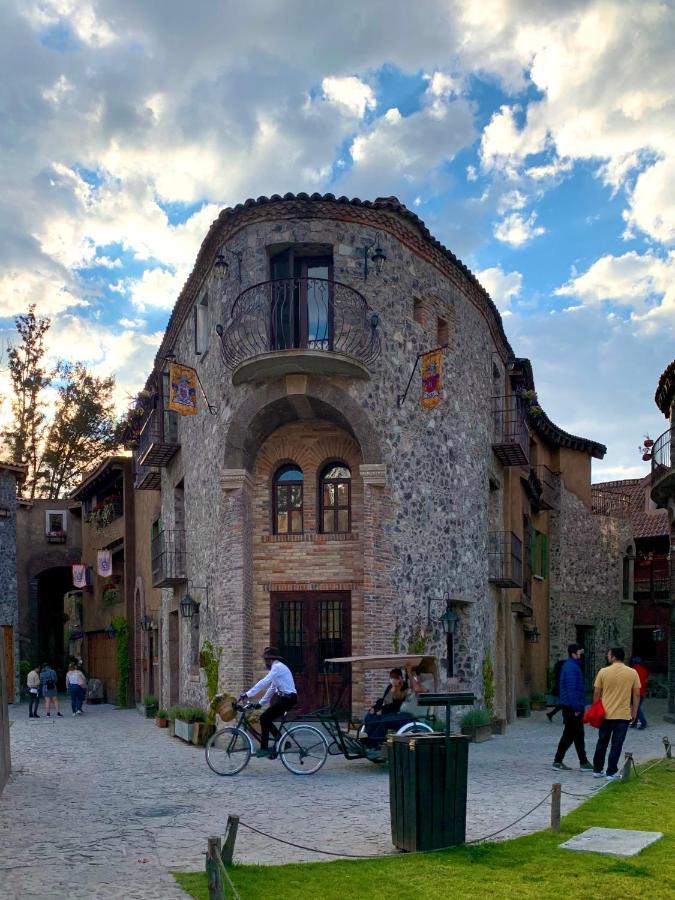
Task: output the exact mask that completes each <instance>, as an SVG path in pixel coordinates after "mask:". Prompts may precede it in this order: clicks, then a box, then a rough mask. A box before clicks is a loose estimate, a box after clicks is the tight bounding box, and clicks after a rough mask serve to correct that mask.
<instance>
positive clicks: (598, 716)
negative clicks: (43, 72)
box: [584, 700, 606, 728]
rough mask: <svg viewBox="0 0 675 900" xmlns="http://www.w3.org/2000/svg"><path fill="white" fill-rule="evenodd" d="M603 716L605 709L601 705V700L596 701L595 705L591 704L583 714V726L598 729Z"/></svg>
mask: <svg viewBox="0 0 675 900" xmlns="http://www.w3.org/2000/svg"><path fill="white" fill-rule="evenodd" d="M605 716H606V713H605V707H604V706H603V704H602V700H596V701H595V703H591V705H590V706H589V707H588V709H587V710H586V712H585V713H584V724H585V725H590V726H591V727H592V728H599V727H600V726H601V725H602V723H603V721H604V719H605Z"/></svg>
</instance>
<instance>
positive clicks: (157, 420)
mask: <svg viewBox="0 0 675 900" xmlns="http://www.w3.org/2000/svg"><path fill="white" fill-rule="evenodd" d="M179 446H180V444H179V443H178V417H177V414H176V413H175V412H173V411H172V410H169V409H153V410H151V412H150V414H149V415H148V418H147V419H146V420H145V423H144V425H143V428H142V429H141V433H140V435H139V438H138V462H139V463H140V465H141V466H165V465H166V464H167V463H168V462H169V460H170V459H171V458H172V457H173V456H174V454H175V453H176V451H177V450H178V447H179Z"/></svg>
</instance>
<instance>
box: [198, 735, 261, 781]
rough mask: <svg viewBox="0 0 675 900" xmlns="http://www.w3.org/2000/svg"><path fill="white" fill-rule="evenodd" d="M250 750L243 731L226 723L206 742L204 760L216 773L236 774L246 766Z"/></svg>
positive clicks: (248, 741)
mask: <svg viewBox="0 0 675 900" xmlns="http://www.w3.org/2000/svg"><path fill="white" fill-rule="evenodd" d="M252 750H253V746H252V744H251V739H250V737H249V736H248V735H247V734H246V732H245V731H242V730H241V729H240V728H235V727H233V726H232V725H226V726H225V728H220V729H219V730H218V731H216V733H215V734H214V735H212V736H211V737H210V738H209V739H208V741H207V742H206V748H205V752H206V762H207V763H208V764H209V768H211V769H213V771H214V772H215V773H216V775H236V774H237V773H238V772H241V770H242V769H243V768H245V767H246V765H247V763H248V761H249V759H250V758H251V751H252Z"/></svg>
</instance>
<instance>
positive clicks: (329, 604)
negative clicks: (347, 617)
mask: <svg viewBox="0 0 675 900" xmlns="http://www.w3.org/2000/svg"><path fill="white" fill-rule="evenodd" d="M343 650H344V644H343V608H342V600H321V601H320V602H319V663H320V664H321V665H322V667H323V671H324V672H333V671H339V669H340V666H339V663H324V660H326V659H331V657H334V656H342V655H343Z"/></svg>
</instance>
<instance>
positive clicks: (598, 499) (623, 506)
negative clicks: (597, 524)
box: [591, 486, 630, 519]
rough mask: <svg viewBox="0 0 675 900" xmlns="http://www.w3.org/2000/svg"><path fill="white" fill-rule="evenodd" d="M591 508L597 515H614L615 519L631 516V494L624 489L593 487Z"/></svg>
mask: <svg viewBox="0 0 675 900" xmlns="http://www.w3.org/2000/svg"><path fill="white" fill-rule="evenodd" d="M591 510H592V511H593V512H594V513H595V515H596V516H613V517H614V518H615V519H628V518H629V517H630V496H629V495H628V494H624V493H623V492H622V491H610V490H607V489H606V488H602V487H595V486H593V487H592V488H591Z"/></svg>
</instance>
